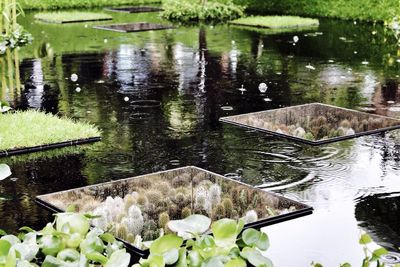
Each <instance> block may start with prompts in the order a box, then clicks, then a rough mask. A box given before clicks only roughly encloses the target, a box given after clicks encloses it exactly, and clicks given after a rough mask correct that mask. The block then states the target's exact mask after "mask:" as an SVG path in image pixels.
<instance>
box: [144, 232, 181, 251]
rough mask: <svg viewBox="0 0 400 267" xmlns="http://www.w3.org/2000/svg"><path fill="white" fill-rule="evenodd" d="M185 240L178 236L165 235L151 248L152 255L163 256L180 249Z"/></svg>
mask: <svg viewBox="0 0 400 267" xmlns="http://www.w3.org/2000/svg"><path fill="white" fill-rule="evenodd" d="M182 243H183V239H182V238H181V237H179V236H176V235H172V234H170V235H165V236H162V237H160V238H159V239H157V240H155V241H154V242H153V243H152V244H151V246H150V254H158V255H162V254H164V253H165V252H167V251H169V250H171V249H179V248H180V247H181V245H182Z"/></svg>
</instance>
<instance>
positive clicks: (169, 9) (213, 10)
mask: <svg viewBox="0 0 400 267" xmlns="http://www.w3.org/2000/svg"><path fill="white" fill-rule="evenodd" d="M163 9H164V11H163V12H162V13H161V16H162V17H163V18H165V19H168V20H172V21H179V22H183V23H190V22H199V21H201V22H223V21H228V20H232V19H236V18H239V17H241V16H243V10H244V7H242V6H239V5H235V4H234V3H233V2H232V1H212V2H211V1H210V2H206V3H204V4H202V3H200V2H192V1H188V0H184V1H181V0H180V1H179V0H165V1H163Z"/></svg>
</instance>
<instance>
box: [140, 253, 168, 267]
mask: <svg viewBox="0 0 400 267" xmlns="http://www.w3.org/2000/svg"><path fill="white" fill-rule="evenodd" d="M140 264H142V266H151V267H164V266H165V262H164V258H163V256H160V255H150V257H149V258H148V259H147V260H144V261H140Z"/></svg>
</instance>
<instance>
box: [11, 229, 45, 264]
mask: <svg viewBox="0 0 400 267" xmlns="http://www.w3.org/2000/svg"><path fill="white" fill-rule="evenodd" d="M13 247H14V249H15V250H16V251H17V252H18V253H19V258H20V259H21V260H27V261H31V260H33V259H34V258H35V257H36V254H37V253H38V252H39V246H38V244H37V242H36V233H34V232H32V233H27V234H26V235H25V236H24V241H23V242H22V243H17V244H15V245H14V246H13Z"/></svg>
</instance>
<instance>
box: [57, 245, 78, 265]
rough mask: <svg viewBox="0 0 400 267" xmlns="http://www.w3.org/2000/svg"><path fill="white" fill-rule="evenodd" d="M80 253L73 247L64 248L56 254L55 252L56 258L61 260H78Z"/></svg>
mask: <svg viewBox="0 0 400 267" xmlns="http://www.w3.org/2000/svg"><path fill="white" fill-rule="evenodd" d="M80 256H81V255H80V254H79V252H78V251H77V250H75V249H71V248H66V249H63V250H61V251H60V252H59V253H58V254H57V259H60V260H62V261H73V262H75V261H79V259H80Z"/></svg>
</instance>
